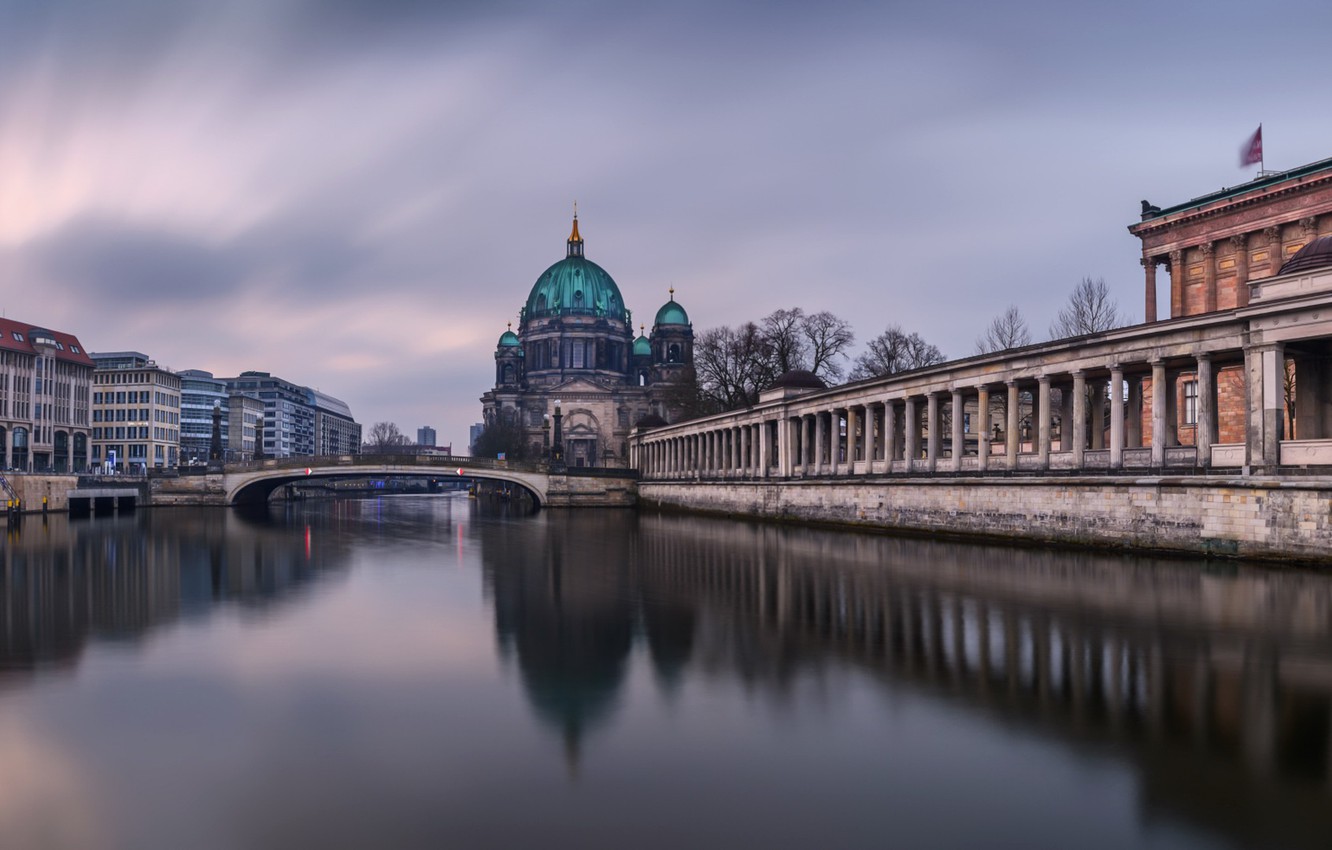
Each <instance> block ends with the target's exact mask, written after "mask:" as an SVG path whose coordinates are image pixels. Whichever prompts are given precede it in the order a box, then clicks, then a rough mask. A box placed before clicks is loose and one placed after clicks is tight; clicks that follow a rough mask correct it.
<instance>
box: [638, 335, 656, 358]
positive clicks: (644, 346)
mask: <svg viewBox="0 0 1332 850" xmlns="http://www.w3.org/2000/svg"><path fill="white" fill-rule="evenodd" d="M640 355H642V356H651V355H652V342H651V340H649V339H648V338H647V337H645V336H640V337H638V338H637V339H635V340H634V356H635V357H638V356H640Z"/></svg>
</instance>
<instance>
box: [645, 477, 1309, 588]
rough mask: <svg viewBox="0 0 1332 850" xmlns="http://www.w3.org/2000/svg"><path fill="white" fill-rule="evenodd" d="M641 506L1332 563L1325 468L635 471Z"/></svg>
mask: <svg viewBox="0 0 1332 850" xmlns="http://www.w3.org/2000/svg"><path fill="white" fill-rule="evenodd" d="M639 501H640V505H641V506H642V507H644V508H648V509H651V508H654V507H655V508H659V509H668V510H682V511H691V512H698V513H708V514H718V515H726V516H745V517H752V518H756V519H768V520H776V521H785V522H803V523H811V524H818V525H836V526H843V527H854V528H863V529H874V530H884V531H898V532H908V533H918V534H930V535H936V536H937V535H945V536H949V537H957V538H971V539H977V540H998V541H1017V542H1029V543H1056V544H1061V545H1069V546H1078V547H1092V548H1099V549H1136V550H1147V551H1157V552H1165V553H1173V554H1182V555H1201V556H1209V557H1217V556H1220V557H1243V558H1260V559H1263V560H1271V561H1287V562H1296V563H1309V564H1319V565H1324V566H1326V565H1328V564H1332V479H1328V478H1323V477H1317V478H1315V477H1309V478H1303V479H1291V478H1284V479H1281V480H1276V479H1263V478H1252V477H1250V478H1241V477H1233V478H1231V477H1217V476H1171V477H1144V478H1106V477H1084V476H1069V477H1058V478H1050V477H1039V478H1037V477H1032V478H1020V477H1014V478H990V477H986V478H981V477H976V478H952V477H950V478H926V477H922V478H911V479H900V478H893V479H866V478H864V477H857V478H854V479H853V478H847V479H826V478H822V479H805V480H800V479H796V480H787V481H772V480H769V481H709V482H688V481H645V482H640V484H639Z"/></svg>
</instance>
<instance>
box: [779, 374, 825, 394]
mask: <svg viewBox="0 0 1332 850" xmlns="http://www.w3.org/2000/svg"><path fill="white" fill-rule="evenodd" d="M783 387H787V388H792V389H802V390H824V389H827V388H828V385H827V384H825V383H824V382H823V379H822V378H820V377H819V376H818V375H815V374H814V373H813V372H811V371H809V370H808V369H792V370H791V371H789V372H783V373H782V374H780V375H778V376H777V378H776V380H774V381H773V382H772V383H771V384H769V385H768V389H770V390H771V389H778V388H783Z"/></svg>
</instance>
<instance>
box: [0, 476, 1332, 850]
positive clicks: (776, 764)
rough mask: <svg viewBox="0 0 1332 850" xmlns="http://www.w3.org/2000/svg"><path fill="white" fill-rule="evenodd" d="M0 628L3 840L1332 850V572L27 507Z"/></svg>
mask: <svg viewBox="0 0 1332 850" xmlns="http://www.w3.org/2000/svg"><path fill="white" fill-rule="evenodd" d="M0 602H2V603H3V605H2V607H0V617H2V618H3V621H2V622H0V626H3V628H0V770H3V772H4V775H5V776H6V777H10V779H9V780H7V783H6V789H7V794H8V795H9V796H10V798H11V800H12V801H13V804H12V805H7V806H0V841H2V842H3V845H4V846H7V847H8V846H37V845H39V844H40V843H41V842H42V841H45V842H46V843H47V844H48V845H50V844H51V843H52V842H54V845H55V846H106V847H131V846H133V847H172V846H187V845H188V846H196V847H214V846H215V847H237V846H244V847H275V848H276V847H290V846H300V845H307V846H321V847H357V846H394V847H400V846H401V847H413V846H422V847H426V846H432V847H439V846H459V847H463V846H465V847H488V846H494V847H501V846H507V847H512V846H526V845H531V844H535V843H538V842H539V843H542V844H553V845H555V846H609V845H611V844H621V845H631V846H636V847H678V846H682V845H692V846H718V847H720V846H735V845H736V844H737V843H741V844H746V843H758V842H762V843H763V844H764V845H766V846H773V847H797V846H800V847H807V846H829V847H831V846H848V847H859V846H864V847H877V846H884V845H885V844H892V845H898V846H957V847H963V846H994V844H995V843H996V842H997V843H1001V844H1005V845H1006V846H1027V847H1043V846H1044V847H1061V846H1063V847H1066V846H1080V847H1125V846H1187V847H1229V846H1263V847H1320V846H1325V840H1326V836H1327V835H1329V834H1332V814H1329V812H1330V811H1332V806H1329V803H1330V802H1332V799H1330V798H1332V771H1329V758H1330V756H1332V735H1330V734H1329V732H1330V731H1332V728H1330V723H1332V616H1330V614H1332V581H1330V580H1329V579H1328V578H1327V577H1325V576H1323V575H1317V574H1311V573H1303V572H1298V571H1291V570H1266V569H1259V568H1254V567H1248V566H1243V565H1238V564H1233V563H1219V564H1218V563H1202V562H1193V561H1157V560H1149V559H1133V558H1124V557H1109V556H1103V555H1093V554H1085V553H1067V552H1051V551H1045V550H1036V549H1004V548H998V547H981V546H967V545H959V544H945V543H937V542H931V541H926V540H903V539H896V538H892V537H887V536H869V535H856V534H843V533H834V532H824V531H815V530H808V529H797V528H786V527H780V526H763V525H751V524H744V523H734V522H727V521H721V520H705V519H698V518H688V517H671V516H651V515H636V514H632V513H627V512H618V511H567V512H545V513H542V514H537V515H535V516H531V515H517V514H515V515H512V516H511V515H508V514H506V513H504V512H503V511H502V510H498V509H493V508H487V507H486V506H484V505H478V504H477V503H476V502H474V501H471V502H469V501H467V500H465V499H460V498H450V497H445V498H424V497H423V498H416V497H402V498H387V499H380V500H369V501H330V502H326V503H308V504H306V505H303V506H299V507H296V508H284V507H275V508H273V509H271V510H270V511H269V512H268V513H265V514H263V515H260V516H243V515H238V514H235V513H229V512H222V511H198V512H196V511H190V510H179V511H167V510H162V511H154V512H143V513H141V514H139V515H138V516H135V517H131V518H125V519H111V520H104V519H98V520H92V521H84V522H67V521H66V520H65V519H64V518H63V517H57V516H52V517H50V518H48V519H47V520H46V521H45V522H43V521H42V520H41V519H40V518H35V517H30V518H28V519H26V520H24V522H23V523H22V525H21V526H20V527H18V528H12V529H11V530H10V532H9V535H8V538H7V541H6V546H5V548H4V550H3V569H2V570H0ZM200 835H206V836H208V838H206V839H203V840H201V839H200V838H199V836H200Z"/></svg>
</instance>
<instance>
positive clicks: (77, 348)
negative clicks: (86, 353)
mask: <svg viewBox="0 0 1332 850" xmlns="http://www.w3.org/2000/svg"><path fill="white" fill-rule="evenodd" d="M69 350H70V351H72V352H74V353H75V354H78V353H79V347H78V346H77V345H71V346H70V347H69Z"/></svg>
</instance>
